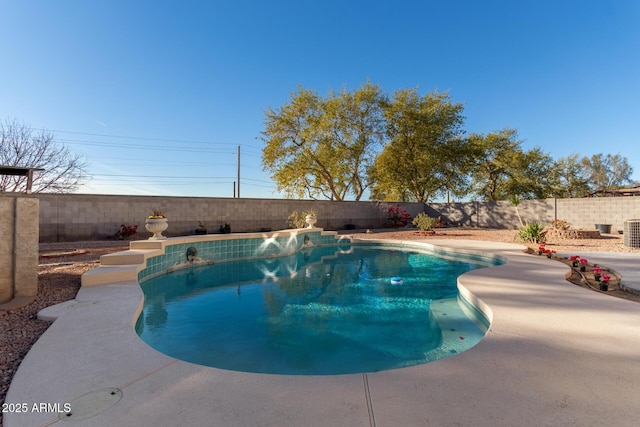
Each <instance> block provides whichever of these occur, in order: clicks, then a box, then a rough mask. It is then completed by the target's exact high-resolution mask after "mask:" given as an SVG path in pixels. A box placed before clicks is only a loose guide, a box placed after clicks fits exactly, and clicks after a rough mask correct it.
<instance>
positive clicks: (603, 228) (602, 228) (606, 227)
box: [596, 224, 611, 234]
mask: <svg viewBox="0 0 640 427" xmlns="http://www.w3.org/2000/svg"><path fill="white" fill-rule="evenodd" d="M596 230H598V231H599V232H600V234H610V233H611V224H596Z"/></svg>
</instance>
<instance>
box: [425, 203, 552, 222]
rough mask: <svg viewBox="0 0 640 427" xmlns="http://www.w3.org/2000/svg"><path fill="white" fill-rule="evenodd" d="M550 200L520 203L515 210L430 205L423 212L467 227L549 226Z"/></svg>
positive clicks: (493, 205)
mask: <svg viewBox="0 0 640 427" xmlns="http://www.w3.org/2000/svg"><path fill="white" fill-rule="evenodd" d="M553 200H554V199H545V200H523V201H522V202H521V203H520V204H519V205H518V210H517V211H516V208H515V206H513V205H512V204H511V203H510V202H504V201H501V202H466V203H430V204H429V206H428V208H427V209H426V212H427V214H428V215H430V216H442V217H443V218H446V219H447V220H448V221H449V222H454V223H458V224H461V225H464V226H468V227H482V228H501V229H517V228H520V220H519V219H518V213H519V214H520V218H521V219H522V222H523V223H527V222H540V223H542V224H549V223H550V222H551V221H552V220H553V209H552V208H553Z"/></svg>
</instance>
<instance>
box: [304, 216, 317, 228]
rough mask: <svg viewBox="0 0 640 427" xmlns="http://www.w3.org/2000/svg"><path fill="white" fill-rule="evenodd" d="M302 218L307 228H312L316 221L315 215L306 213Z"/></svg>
mask: <svg viewBox="0 0 640 427" xmlns="http://www.w3.org/2000/svg"><path fill="white" fill-rule="evenodd" d="M304 220H305V222H306V223H307V228H313V227H314V226H315V225H316V222H318V218H317V217H316V216H315V215H307V216H306V217H305V218H304Z"/></svg>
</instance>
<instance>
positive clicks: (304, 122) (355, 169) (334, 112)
mask: <svg viewBox="0 0 640 427" xmlns="http://www.w3.org/2000/svg"><path fill="white" fill-rule="evenodd" d="M383 103H384V95H383V94H382V91H381V90H380V88H379V87H378V86H377V85H373V84H371V83H370V82H367V83H366V84H364V85H362V86H361V87H360V88H359V89H357V90H355V91H353V92H350V91H348V90H346V89H343V90H341V91H339V92H333V91H332V92H331V93H330V94H329V95H328V96H327V97H322V96H320V95H318V94H317V93H316V92H314V91H312V90H308V89H303V88H301V87H299V88H298V91H297V92H294V93H292V94H291V99H290V100H289V102H287V103H286V104H285V105H284V106H282V107H281V108H279V109H277V110H273V109H269V110H267V111H266V113H265V114H266V120H265V126H264V130H263V131H262V139H263V140H264V142H265V143H266V145H265V147H264V148H263V150H262V163H263V166H264V168H265V170H267V171H269V172H270V173H271V177H272V178H273V180H274V181H275V182H276V184H277V186H278V189H279V190H281V191H284V193H285V194H287V195H288V196H290V197H309V198H312V199H317V198H326V199H330V200H344V199H345V198H346V197H348V196H350V195H351V196H353V197H354V198H355V200H360V198H361V197H362V195H363V193H364V191H365V190H366V189H367V188H368V187H369V177H368V170H369V169H370V168H371V166H372V165H373V162H374V160H375V156H376V152H377V146H380V145H381V142H382V140H383V138H384V126H383V125H384V118H383V114H382V111H383V110H382V106H383Z"/></svg>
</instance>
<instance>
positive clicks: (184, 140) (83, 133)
mask: <svg viewBox="0 0 640 427" xmlns="http://www.w3.org/2000/svg"><path fill="white" fill-rule="evenodd" d="M32 130H37V129H34V128H32ZM51 132H58V133H70V134H74V135H87V136H101V137H105V138H119V139H139V140H143V141H164V142H181V143H184V142H188V143H192V144H217V145H222V144H233V145H237V144H235V143H232V142H216V141H198V140H193V139H169V138H150V137H145V136H125V135H108V134H100V133H88V132H74V131H70V130H51Z"/></svg>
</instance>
